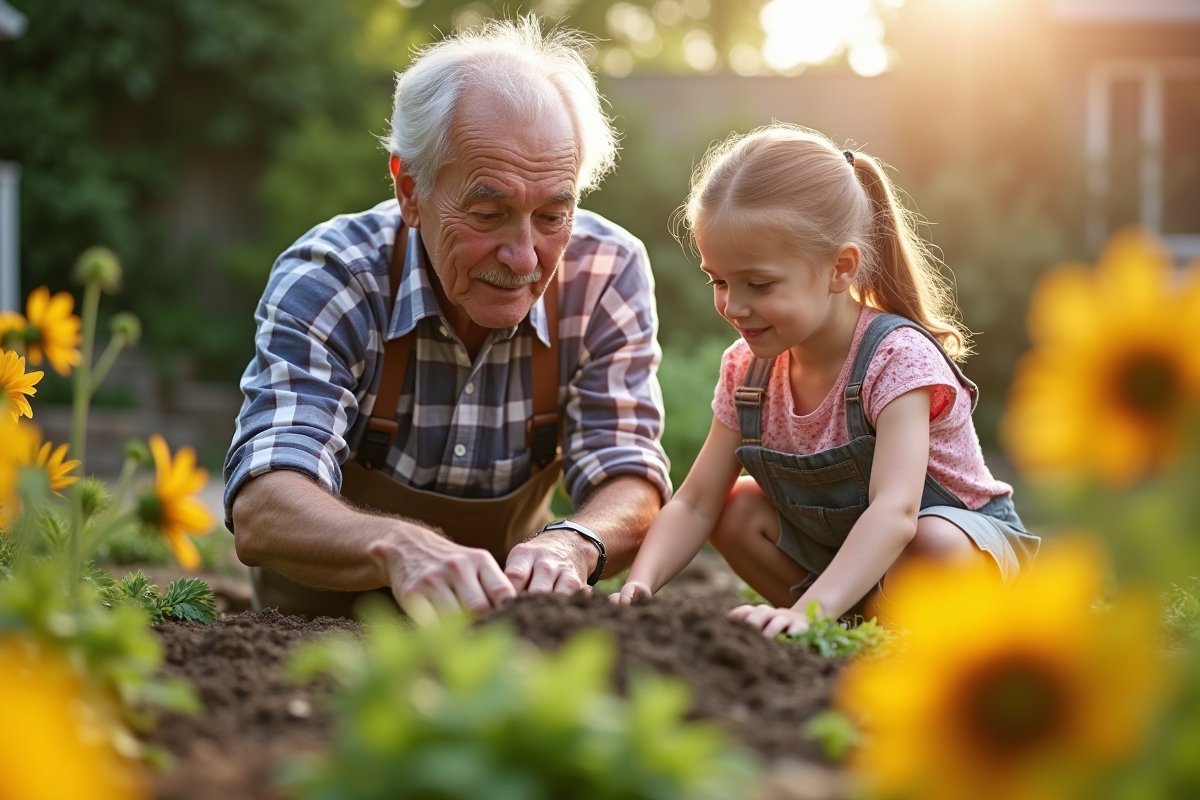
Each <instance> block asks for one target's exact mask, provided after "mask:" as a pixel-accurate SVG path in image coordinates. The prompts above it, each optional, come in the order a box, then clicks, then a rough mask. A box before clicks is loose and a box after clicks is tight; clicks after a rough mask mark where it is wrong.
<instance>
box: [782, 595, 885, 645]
mask: <svg viewBox="0 0 1200 800" xmlns="http://www.w3.org/2000/svg"><path fill="white" fill-rule="evenodd" d="M806 611H807V614H808V628H807V629H806V630H803V631H801V632H800V633H781V634H780V635H779V636H777V637H776V641H779V642H783V643H785V644H794V645H800V646H803V647H807V648H809V649H811V650H812V651H813V652H815V653H816V654H817V655H819V656H822V657H824V658H845V657H848V656H857V655H868V654H877V653H879V652H881V651H882V650H884V649H885V648H886V647H887V646H888V645H889V644H890V643H891V641H892V633H891V631H889V630H888V629H887V628H884V627H883V626H881V625H880V624H879V623H878V622H876V620H875V619H874V618H872V619H869V620H864V619H863V618H862V617H856V618H855V624H853V625H845V624H843V623H841V622H839V621H838V620H837V619H835V618H833V617H823V616H820V615H818V613H817V603H816V601H815V600H814V601H813V602H811V603H809V604H808V608H807V610H806Z"/></svg>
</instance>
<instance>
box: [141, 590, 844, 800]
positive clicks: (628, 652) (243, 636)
mask: <svg viewBox="0 0 1200 800" xmlns="http://www.w3.org/2000/svg"><path fill="white" fill-rule="evenodd" d="M736 602H737V601H736V599H734V598H732V597H731V596H730V595H729V594H728V593H720V592H716V593H714V592H711V591H706V590H704V589H703V588H701V589H697V588H696V587H692V589H691V590H681V591H676V592H674V593H672V594H669V595H667V596H666V597H664V598H663V599H659V600H656V601H653V602H649V603H644V604H639V605H635V606H632V607H617V606H614V605H612V604H611V603H609V602H608V600H607V598H605V597H603V596H600V595H596V596H593V597H588V596H586V595H576V596H575V597H570V598H567V597H561V596H555V595H527V596H523V597H521V598H519V599H518V600H516V601H514V602H513V603H511V604H509V605H508V606H506V607H505V608H503V609H501V610H499V611H497V612H494V613H492V614H491V615H489V616H488V617H487V618H485V619H484V620H481V623H487V622H492V621H495V620H501V619H503V620H508V621H509V623H510V624H512V625H514V627H515V628H516V630H517V631H518V632H519V634H520V635H521V636H522V637H524V638H525V639H527V640H529V641H531V642H533V643H534V644H536V645H538V646H539V647H542V648H551V649H552V648H556V647H557V646H558V645H560V644H561V643H562V642H563V641H565V640H566V639H568V638H570V637H571V635H572V634H574V633H576V632H578V631H579V630H581V629H583V628H585V627H599V628H603V629H605V630H607V631H609V632H611V633H612V634H613V637H614V639H615V641H616V642H617V644H618V647H619V656H618V661H617V666H616V670H615V674H614V682H615V685H616V686H617V687H618V689H623V688H624V686H625V684H626V681H627V679H628V676H629V675H630V674H631V672H634V671H636V670H638V669H650V670H654V671H655V672H658V673H661V674H667V675H676V676H679V677H681V678H683V679H685V680H686V681H687V682H688V683H689V684H690V685H691V687H692V696H693V709H692V714H691V716H692V717H693V718H698V719H708V720H714V721H716V722H718V723H719V724H720V725H722V726H723V727H724V728H725V729H726V730H727V731H729V733H730V734H731V735H732V737H733V738H734V739H735V740H736V741H738V742H740V743H741V744H743V745H745V746H746V747H748V748H750V749H752V750H755V751H757V752H758V753H759V754H761V755H762V756H763V760H764V762H766V763H768V764H772V763H773V764H776V765H780V764H785V763H789V762H790V763H791V764H792V767H791V768H792V769H793V770H794V769H795V768H796V765H797V763H808V762H811V761H817V760H819V759H820V753H819V750H818V748H817V746H816V745H815V744H814V743H812V742H809V741H807V740H805V739H804V738H803V737H802V736H801V733H800V728H801V725H802V724H803V722H804V721H805V720H807V719H808V718H809V717H811V716H812V715H813V714H814V713H816V712H818V711H820V710H823V709H824V708H826V707H827V706H828V703H829V697H830V693H831V690H832V683H833V680H834V678H835V676H836V673H837V671H838V668H839V662H837V661H833V660H829V659H822V658H820V657H818V656H816V655H814V654H812V653H811V652H809V651H807V650H805V649H802V648H797V647H789V646H786V645H781V644H777V643H774V642H770V641H767V640H765V639H763V638H762V637H761V636H760V635H759V634H757V633H756V632H755V631H753V630H751V629H750V628H748V627H746V626H744V625H741V624H740V623H736V622H733V621H731V620H729V619H727V618H726V617H725V611H726V610H727V609H728V608H730V607H731V605H733V604H734V603H736ZM332 630H348V631H355V630H358V625H357V623H354V622H350V621H347V620H340V619H339V620H332V619H327V618H320V619H317V620H314V621H306V620H304V619H302V618H299V617H288V616H282V615H280V614H278V613H277V612H275V611H273V610H267V611H264V612H261V613H250V612H245V613H240V614H235V615H232V616H228V617H225V618H224V619H220V620H218V621H217V622H216V623H214V624H213V625H209V626H198V625H192V624H186V623H168V624H164V625H160V626H158V632H159V635H160V637H161V638H162V641H163V643H164V647H165V656H166V657H165V666H164V670H165V672H166V673H167V674H170V675H177V676H183V677H186V678H188V679H189V680H190V681H191V682H192V684H193V686H194V687H195V689H196V692H197V694H198V695H199V696H200V699H201V701H202V702H203V704H204V708H205V711H204V713H203V715H202V716H199V717H194V718H191V717H181V716H177V715H173V714H167V715H164V716H163V717H162V719H161V720H160V721H159V724H158V726H157V728H156V729H155V730H154V731H153V733H152V734H151V735H150V737H149V738H150V741H152V742H154V743H156V744H158V745H160V746H162V747H164V748H165V749H166V750H168V751H169V752H170V753H171V754H172V755H173V756H174V758H175V767H174V769H173V770H172V771H170V772H168V773H166V774H162V775H158V776H156V777H155V796H156V797H157V798H158V799H159V800H206V799H207V798H219V799H220V800H250V799H251V798H254V799H255V800H259V799H260V798H274V797H280V796H281V795H279V794H278V793H277V792H275V791H274V790H272V789H271V776H272V772H273V770H274V768H275V766H276V765H277V764H278V763H279V762H280V760H282V759H284V758H287V757H291V756H296V755H298V754H300V753H304V752H318V751H321V750H322V749H323V748H324V746H325V743H326V742H327V741H328V738H329V735H330V733H331V730H332V725H333V721H332V718H331V717H330V715H329V714H328V713H327V712H326V711H325V710H324V709H323V707H322V695H323V694H324V693H325V692H326V691H327V689H328V685H326V684H314V685H309V686H304V687H298V686H295V685H293V684H292V683H291V682H289V681H288V680H287V679H286V677H285V676H284V675H283V672H282V665H283V663H284V661H285V659H286V657H287V655H288V653H289V652H290V651H291V650H292V649H293V648H294V647H295V646H296V645H298V644H300V643H301V642H304V641H306V640H309V639H311V638H313V637H314V636H317V635H320V634H322V633H325V632H328V631H332ZM796 759H800V760H801V761H800V762H797V761H796ZM775 796H781V795H775ZM790 796H793V797H799V796H802V795H799V794H792V795H790ZM803 796H814V797H815V796H818V794H811V793H810V794H805V795H803Z"/></svg>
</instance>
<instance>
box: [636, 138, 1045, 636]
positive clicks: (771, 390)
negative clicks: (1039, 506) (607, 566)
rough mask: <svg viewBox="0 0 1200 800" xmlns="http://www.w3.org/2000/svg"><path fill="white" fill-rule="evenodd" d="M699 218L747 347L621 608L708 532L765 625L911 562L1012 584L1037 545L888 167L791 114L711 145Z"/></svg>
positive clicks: (695, 224)
mask: <svg viewBox="0 0 1200 800" xmlns="http://www.w3.org/2000/svg"><path fill="white" fill-rule="evenodd" d="M684 217H685V221H686V224H687V227H688V229H689V231H690V232H691V234H692V235H693V236H694V238H695V242H696V245H697V247H698V248H699V250H700V255H701V258H702V263H701V269H703V270H704V272H705V273H706V274H707V275H708V277H709V278H710V280H709V284H710V285H711V286H712V287H713V300H714V302H715V304H716V307H717V311H719V312H720V314H721V316H723V317H724V318H725V319H726V320H728V321H729V323H730V324H731V325H733V326H734V328H736V329H737V331H738V333H739V334H741V339H740V340H739V341H738V342H736V343H735V344H734V345H733V346H732V347H730V348H729V349H728V350H727V351H726V352H725V356H724V358H723V360H722V363H721V377H720V382H719V383H718V385H717V389H716V394H715V398H714V399H713V416H714V419H713V424H712V429H711V430H710V431H709V434H708V439H707V440H706V441H705V443H704V447H703V448H702V449H701V451H700V455H699V456H698V457H697V459H696V463H695V465H694V466H693V467H692V470H691V472H690V473H689V474H688V476H687V479H686V480H685V481H684V483H683V486H682V487H681V488H680V489H679V492H678V493H677V494H676V495H675V497H674V498H673V499H672V500H671V501H670V502H669V503H667V505H666V506H665V507H664V508H663V510H662V512H661V514H660V515H659V516H658V518H657V519H656V520H655V521H654V524H653V525H652V526H651V528H650V531H649V533H648V534H647V535H646V540H645V542H644V543H643V545H642V547H641V551H640V552H639V553H638V556H637V559H636V560H635V561H634V563H633V566H632V568H631V569H630V571H629V577H628V578H627V579H626V582H625V585H624V587H623V588H622V589H621V592H620V594H619V595H613V600H614V601H615V602H619V603H623V604H628V603H631V602H632V601H633V600H634V599H635V598H637V597H640V596H650V595H652V594H653V593H654V592H656V591H658V589H659V588H660V587H661V586H662V585H663V584H665V583H666V582H667V581H669V580H670V579H671V578H673V577H674V576H675V575H676V574H677V573H678V572H679V571H680V570H681V569H682V568H683V567H684V566H685V565H687V564H688V562H690V561H691V560H692V558H693V557H694V556H695V555H696V553H697V552H698V551H699V549H700V547H701V546H702V545H703V544H704V541H705V540H706V539H707V540H708V541H710V542H712V544H713V546H714V547H716V548H717V550H718V551H720V553H721V554H722V555H723V556H724V557H725V559H726V561H728V562H729V565H730V566H731V567H732V568H733V570H734V571H735V572H736V573H737V574H738V575H739V576H741V577H742V579H743V580H745V581H746V582H747V583H748V584H750V586H752V587H753V588H754V589H755V590H757V591H758V592H759V593H760V594H762V595H763V597H765V598H766V599H767V600H768V601H770V603H771V605H759V606H741V607H739V608H735V609H734V610H733V611H731V612H730V615H731V616H733V617H735V618H737V619H740V620H743V621H745V622H747V623H749V624H751V625H753V626H754V627H755V628H758V629H760V630H761V631H762V633H763V634H764V635H765V636H767V637H774V636H775V635H777V634H779V633H784V632H789V633H794V632H798V631H800V630H803V629H804V628H805V627H807V625H808V617H807V614H806V609H807V608H808V606H809V604H810V602H811V601H814V600H815V601H816V602H817V607H818V610H819V613H821V614H823V615H831V616H840V615H842V614H844V613H845V612H846V611H848V610H849V609H851V608H852V607H853V606H855V604H856V603H857V602H858V601H859V600H861V599H862V598H863V597H864V596H865V595H867V594H868V593H869V592H871V591H872V590H874V589H875V588H876V587H880V588H881V589H883V590H884V591H885V592H886V588H884V587H885V586H886V583H885V582H884V577H885V575H886V574H887V573H888V572H890V571H891V570H892V569H893V568H894V567H895V566H896V565H898V564H899V563H901V562H903V561H905V560H908V559H910V558H914V557H928V558H940V559H988V560H989V561H990V562H991V563H993V564H994V565H995V570H996V574H997V576H998V577H999V578H1001V579H1002V580H1004V581H1005V582H1009V581H1012V580H1013V579H1015V578H1016V577H1017V575H1018V573H1019V572H1020V570H1021V569H1023V568H1025V567H1026V566H1027V565H1028V564H1029V562H1030V561H1031V560H1032V559H1033V557H1034V555H1035V554H1036V552H1037V549H1038V544H1039V539H1038V538H1037V537H1035V536H1032V535H1030V534H1028V533H1026V532H1025V529H1024V528H1023V527H1022V526H1021V521H1020V519H1019V518H1018V517H1017V514H1016V512H1015V511H1014V509H1013V504H1012V488H1011V487H1010V486H1008V485H1007V484H1004V483H1001V482H1000V481H997V480H995V479H994V478H993V477H992V476H991V474H990V473H989V472H988V469H987V467H986V466H985V465H984V462H983V456H982V454H981V453H980V449H979V440H978V438H977V437H976V434H975V428H974V426H973V424H972V422H971V411H972V409H973V408H974V406H975V402H976V399H977V397H976V395H977V392H976V389H975V385H974V384H973V383H971V382H970V381H969V380H967V379H966V378H965V377H964V376H963V374H962V373H961V372H960V371H959V369H958V366H957V365H956V363H955V361H954V359H961V358H963V357H964V356H965V355H966V353H967V341H966V334H965V332H964V330H963V329H962V328H961V327H959V325H958V324H957V323H956V322H955V309H954V307H953V302H952V300H951V298H950V296H949V294H948V292H946V291H945V289H944V287H943V285H942V283H941V282H940V278H939V275H938V272H937V271H936V267H935V265H934V263H933V261H932V259H931V257H930V256H929V254H928V252H927V250H926V249H925V247H924V245H923V243H922V242H921V240H920V238H919V237H918V236H917V234H916V231H915V229H914V226H913V224H912V221H911V220H910V218H909V216H908V215H907V212H906V211H905V210H904V209H903V207H902V206H901V205H900V204H899V203H898V202H897V200H896V197H895V192H894V189H893V187H892V185H891V183H890V181H889V179H888V177H887V176H886V174H885V173H884V172H883V170H882V169H881V168H880V165H879V164H878V163H877V162H876V161H875V160H874V159H872V158H871V157H870V156H868V155H866V154H864V153H861V152H851V151H850V150H845V151H838V149H837V148H836V147H834V145H833V144H832V143H831V142H830V141H829V140H828V139H826V138H825V137H823V136H821V135H820V134H817V133H814V132H812V131H808V130H805V129H801V128H797V127H793V126H789V125H783V124H778V123H777V124H774V125H771V126H769V127H766V128H760V129H759V130H756V131H754V132H752V133H750V134H748V135H746V136H742V137H733V138H732V139H730V140H729V141H727V142H725V143H724V144H723V145H720V146H718V147H716V148H714V149H713V150H711V151H710V152H709V153H708V155H707V156H706V158H705V160H704V162H703V164H702V165H701V166H700V168H699V169H698V170H697V172H696V175H695V177H694V178H693V181H692V191H691V195H690V197H689V198H688V202H687V204H686V206H685V208H684ZM743 469H744V470H745V471H746V472H748V473H749V476H743V477H739V475H740V474H741V472H742V470H743ZM949 601H950V602H953V600H952V599H949Z"/></svg>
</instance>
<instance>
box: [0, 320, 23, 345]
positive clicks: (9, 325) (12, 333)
mask: <svg viewBox="0 0 1200 800" xmlns="http://www.w3.org/2000/svg"><path fill="white" fill-rule="evenodd" d="M24 334H25V318H24V317H22V316H21V315H20V314H18V313H17V312H15V311H0V349H8V348H12V347H16V346H17V345H18V344H24V342H25V336H24Z"/></svg>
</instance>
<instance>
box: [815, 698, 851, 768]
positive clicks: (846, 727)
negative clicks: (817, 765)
mask: <svg viewBox="0 0 1200 800" xmlns="http://www.w3.org/2000/svg"><path fill="white" fill-rule="evenodd" d="M801 735H802V736H804V738H805V739H809V740H811V741H815V742H818V743H819V744H820V745H821V751H822V752H823V753H824V754H825V757H826V758H828V759H829V760H830V761H832V762H834V763H837V762H839V761H841V760H842V759H844V758H845V757H846V756H847V755H849V753H850V751H851V750H853V749H854V748H855V747H857V746H858V745H859V744H860V743H861V742H862V731H861V730H859V728H858V726H857V725H855V724H854V720H852V719H850V718H849V717H847V716H846V715H845V714H843V713H842V712H840V711H834V710H832V709H830V710H828V711H822V712H820V713H818V714H815V715H813V716H812V717H810V718H809V720H808V721H807V722H805V723H804V727H803V728H802V729H801Z"/></svg>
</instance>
